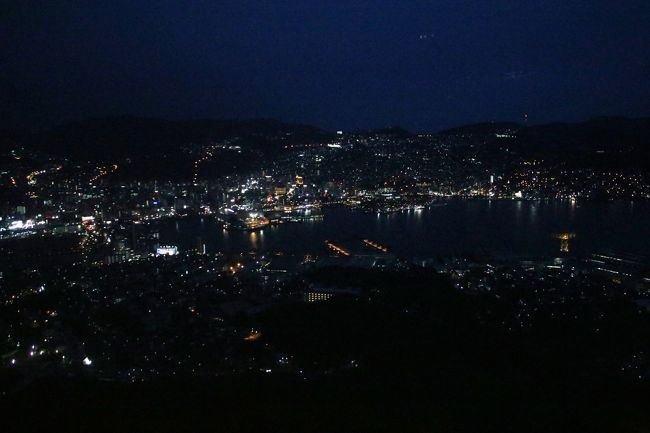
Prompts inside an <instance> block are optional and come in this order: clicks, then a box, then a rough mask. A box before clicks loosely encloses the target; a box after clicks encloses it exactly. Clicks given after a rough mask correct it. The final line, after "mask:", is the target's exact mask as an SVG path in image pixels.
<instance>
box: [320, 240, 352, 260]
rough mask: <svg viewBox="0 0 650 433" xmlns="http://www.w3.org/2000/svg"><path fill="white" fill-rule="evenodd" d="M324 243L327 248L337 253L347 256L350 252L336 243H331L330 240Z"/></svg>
mask: <svg viewBox="0 0 650 433" xmlns="http://www.w3.org/2000/svg"><path fill="white" fill-rule="evenodd" d="M325 245H327V248H329V249H330V250H332V251H334V252H335V253H338V254H340V255H342V256H349V255H350V252H349V251H348V250H346V249H344V248H341V247H339V246H338V245H335V244H333V243H332V242H330V241H325Z"/></svg>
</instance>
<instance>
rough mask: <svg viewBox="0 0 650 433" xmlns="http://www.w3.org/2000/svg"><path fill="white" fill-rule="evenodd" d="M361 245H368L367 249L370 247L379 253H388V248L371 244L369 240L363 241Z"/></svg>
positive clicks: (375, 243) (374, 243)
mask: <svg viewBox="0 0 650 433" xmlns="http://www.w3.org/2000/svg"><path fill="white" fill-rule="evenodd" d="M363 243H364V244H366V245H368V246H369V247H372V248H374V249H376V250H379V251H381V252H383V253H387V252H388V248H386V247H385V246H383V245H381V244H378V243H377V242H373V241H371V240H370V239H364V240H363Z"/></svg>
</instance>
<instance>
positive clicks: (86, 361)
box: [81, 356, 93, 365]
mask: <svg viewBox="0 0 650 433" xmlns="http://www.w3.org/2000/svg"><path fill="white" fill-rule="evenodd" d="M81 362H83V363H84V365H90V364H92V363H93V362H92V361H91V360H90V358H88V357H87V356H86V357H85V358H84V359H83V361H81Z"/></svg>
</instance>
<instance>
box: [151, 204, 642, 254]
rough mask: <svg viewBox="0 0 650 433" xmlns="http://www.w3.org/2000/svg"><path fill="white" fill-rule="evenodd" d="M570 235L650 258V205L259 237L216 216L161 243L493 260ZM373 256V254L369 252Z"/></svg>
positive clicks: (539, 250)
mask: <svg viewBox="0 0 650 433" xmlns="http://www.w3.org/2000/svg"><path fill="white" fill-rule="evenodd" d="M560 232H571V233H575V234H576V238H575V239H574V240H572V241H571V242H570V249H571V253H575V254H587V253H590V252H594V251H607V252H609V251H611V252H623V253H634V254H642V255H650V203H647V202H578V203H571V202H569V201H510V200H492V201H489V200H451V201H448V202H444V203H443V204H441V205H437V206H433V207H431V208H429V209H424V210H421V211H409V212H400V213H394V214H384V215H377V214H370V213H363V212H360V211H354V210H350V209H347V208H343V207H338V208H327V209H325V210H324V218H323V220H322V221H314V222H307V223H290V224H283V225H280V226H277V227H269V228H266V229H264V230H263V231H261V232H256V233H247V232H237V231H225V230H223V229H222V228H221V226H220V225H219V224H218V223H217V222H216V221H214V220H213V219H211V218H209V217H208V218H198V217H197V218H191V219H184V220H179V221H165V222H163V223H161V226H160V240H161V242H162V243H170V244H175V245H178V246H179V249H181V250H186V249H190V248H192V247H193V246H194V245H195V243H196V237H198V236H200V237H201V238H202V240H203V242H204V243H205V244H206V245H207V249H208V252H215V251H223V252H230V253H235V252H242V251H243V252H246V251H251V250H256V251H271V252H274V251H283V252H285V253H288V254H303V253H314V254H318V253H324V252H325V249H324V246H323V241H324V240H326V239H328V240H332V241H336V242H340V243H341V244H342V245H345V246H346V247H348V248H350V249H351V250H353V251H356V250H359V252H361V251H363V247H361V246H360V242H358V239H360V238H369V239H372V240H375V241H378V242H381V243H383V244H385V245H387V246H388V247H389V248H390V250H391V252H393V253H395V254H398V255H401V256H406V257H414V256H436V255H452V254H459V253H467V252H476V253H486V254H490V255H495V256H511V255H516V256H552V255H558V253H559V247H560V241H559V240H557V239H555V238H553V234H554V233H560ZM366 251H367V250H366Z"/></svg>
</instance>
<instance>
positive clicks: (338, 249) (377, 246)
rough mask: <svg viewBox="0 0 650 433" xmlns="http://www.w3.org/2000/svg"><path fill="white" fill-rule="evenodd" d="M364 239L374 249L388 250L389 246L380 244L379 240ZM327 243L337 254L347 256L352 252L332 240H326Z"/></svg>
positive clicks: (384, 251)
mask: <svg viewBox="0 0 650 433" xmlns="http://www.w3.org/2000/svg"><path fill="white" fill-rule="evenodd" d="M362 241H363V243H364V244H365V245H366V246H368V247H370V248H374V249H376V250H378V251H381V252H382V253H387V252H388V248H387V247H385V246H383V245H381V244H379V243H377V242H374V241H371V240H370V239H363V240H362ZM325 245H326V246H327V248H329V249H330V250H332V251H334V252H335V253H337V254H340V255H342V256H346V257H347V256H349V255H350V252H349V251H348V250H346V249H345V248H342V247H340V246H338V245H336V244H334V243H332V242H330V241H325Z"/></svg>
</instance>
